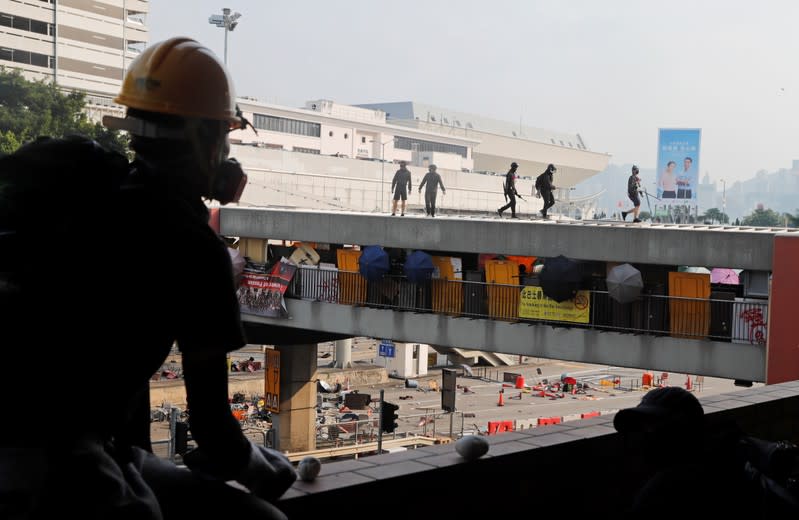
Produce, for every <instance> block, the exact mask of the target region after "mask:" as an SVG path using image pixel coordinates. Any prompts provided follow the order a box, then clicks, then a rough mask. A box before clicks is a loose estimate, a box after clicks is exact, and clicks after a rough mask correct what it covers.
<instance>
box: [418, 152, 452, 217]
mask: <svg viewBox="0 0 799 520" xmlns="http://www.w3.org/2000/svg"><path fill="white" fill-rule="evenodd" d="M428 170H429V171H428V172H427V173H425V175H424V178H423V179H422V183H421V184H419V193H421V192H422V188H424V187H425V186H426V188H425V190H424V211H425V213H426V214H427V215H429V216H431V217H435V216H436V196H437V195H438V187H439V186H441V192H442V193H443V194H444V195H446V194H447V189H446V188H445V187H444V183H443V182H442V181H441V174H439V173H438V172H437V171H436V165H435V164H431V165H430V166H428Z"/></svg>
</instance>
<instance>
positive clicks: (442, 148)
mask: <svg viewBox="0 0 799 520" xmlns="http://www.w3.org/2000/svg"><path fill="white" fill-rule="evenodd" d="M394 148H398V149H400V150H418V151H420V152H440V153H451V154H455V155H460V156H461V157H464V158H465V157H466V152H467V149H466V147H465V146H458V145H455V144H446V143H436V142H434V141H422V140H420V139H414V138H412V137H401V136H395V137H394Z"/></svg>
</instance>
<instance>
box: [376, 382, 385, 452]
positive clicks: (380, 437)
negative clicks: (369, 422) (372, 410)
mask: <svg viewBox="0 0 799 520" xmlns="http://www.w3.org/2000/svg"><path fill="white" fill-rule="evenodd" d="M383 392H384V390H380V413H379V414H378V415H377V454H378V455H381V454H382V453H383Z"/></svg>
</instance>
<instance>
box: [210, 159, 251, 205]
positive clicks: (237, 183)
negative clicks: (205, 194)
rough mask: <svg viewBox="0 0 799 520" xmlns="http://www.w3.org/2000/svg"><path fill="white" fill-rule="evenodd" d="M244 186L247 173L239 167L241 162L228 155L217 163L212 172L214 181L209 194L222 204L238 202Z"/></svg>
mask: <svg viewBox="0 0 799 520" xmlns="http://www.w3.org/2000/svg"><path fill="white" fill-rule="evenodd" d="M245 186H247V174H246V173H244V170H243V169H242V168H241V163H239V161H237V160H236V159H234V158H232V157H228V158H227V159H225V160H224V161H222V162H221V163H220V164H219V166H218V167H217V169H216V172H214V183H213V186H212V189H211V191H212V193H211V195H210V196H211V198H212V199H214V200H217V201H219V203H220V204H222V205H225V204H230V203H231V202H238V201H239V199H241V194H242V193H243V192H244V187H245Z"/></svg>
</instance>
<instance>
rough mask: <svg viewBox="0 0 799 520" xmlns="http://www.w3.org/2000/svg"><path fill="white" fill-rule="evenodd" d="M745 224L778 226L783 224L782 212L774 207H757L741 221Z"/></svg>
mask: <svg viewBox="0 0 799 520" xmlns="http://www.w3.org/2000/svg"><path fill="white" fill-rule="evenodd" d="M741 224H743V225H744V226H765V227H776V226H781V225H783V219H782V218H781V217H780V214H779V213H777V212H776V211H774V210H773V209H763V208H757V209H756V210H754V211H753V212H752V213H751V214H749V215H747V216H745V217H744V219H743V220H742V221H741Z"/></svg>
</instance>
